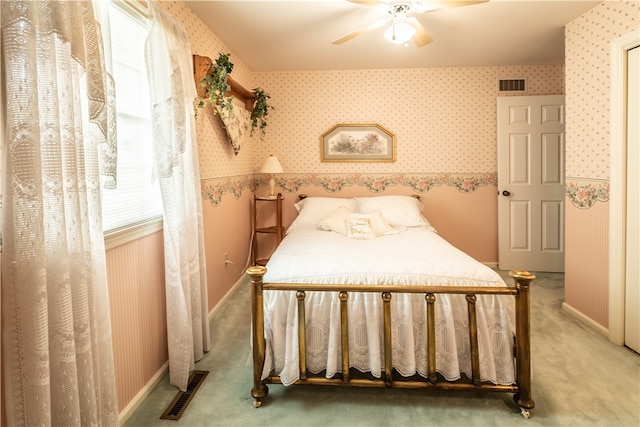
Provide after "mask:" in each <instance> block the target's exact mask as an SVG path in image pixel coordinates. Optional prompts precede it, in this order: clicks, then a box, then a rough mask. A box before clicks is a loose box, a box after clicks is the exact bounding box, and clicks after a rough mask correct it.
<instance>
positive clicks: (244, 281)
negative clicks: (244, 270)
mask: <svg viewBox="0 0 640 427" xmlns="http://www.w3.org/2000/svg"><path fill="white" fill-rule="evenodd" d="M247 280H249V279H248V278H247V275H246V274H243V275H242V276H240V278H239V279H238V280H237V281H236V283H234V284H233V286H232V287H231V289H229V291H228V292H227V293H226V294H224V296H223V297H222V298H220V301H218V303H217V304H216V305H215V306H214V307H213V308H212V309H211V311H209V322H211V319H213V316H214V315H215V314H216V312H217V311H218V310H219V309H220V307H222V303H223V302H225V301H226V300H227V299H229V297H231V295H233V293H234V292H235V291H236V289H237V288H239V287H240V286H241V285H243V284H244V285H246V284H247Z"/></svg>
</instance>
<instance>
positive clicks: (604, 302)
mask: <svg viewBox="0 0 640 427" xmlns="http://www.w3.org/2000/svg"><path fill="white" fill-rule="evenodd" d="M638 27H640V2H637V1H615V2H609V1H608V2H603V3H601V4H600V5H598V6H596V7H594V8H593V9H591V10H590V11H588V12H587V13H585V14H584V15H582V16H580V17H578V18H576V19H575V20H573V21H572V22H571V23H569V24H568V25H567V26H566V29H565V68H566V75H567V77H566V83H565V85H566V104H567V109H566V111H567V113H566V118H567V129H566V159H567V160H566V182H567V196H568V197H567V208H566V210H565V211H566V214H565V222H566V257H565V304H567V305H568V306H570V307H572V308H574V309H576V310H577V311H579V312H580V313H582V314H584V315H585V316H586V317H588V318H590V319H592V320H594V321H595V322H597V323H599V324H601V325H602V326H604V327H605V328H607V327H608V323H609V320H608V313H609V297H608V292H609V278H608V273H609V271H608V270H609V253H608V249H609V245H608V241H609V221H621V220H622V219H621V218H609V215H608V210H609V168H610V159H609V140H610V135H609V130H610V129H609V126H610V123H609V117H610V109H611V108H610V104H611V100H610V87H611V76H610V74H611V72H610V69H611V68H610V67H611V64H610V58H609V52H610V49H611V46H610V43H611V41H612V40H615V39H616V38H618V37H620V36H622V35H624V34H627V33H629V32H631V31H633V30H636V29H637V28H638Z"/></svg>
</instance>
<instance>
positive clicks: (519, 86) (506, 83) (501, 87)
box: [498, 79, 526, 92]
mask: <svg viewBox="0 0 640 427" xmlns="http://www.w3.org/2000/svg"><path fill="white" fill-rule="evenodd" d="M498 92H526V80H525V79H500V80H498Z"/></svg>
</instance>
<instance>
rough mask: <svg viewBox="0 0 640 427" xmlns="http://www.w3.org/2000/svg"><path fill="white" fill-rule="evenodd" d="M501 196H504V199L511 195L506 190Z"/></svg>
mask: <svg viewBox="0 0 640 427" xmlns="http://www.w3.org/2000/svg"><path fill="white" fill-rule="evenodd" d="M502 195H503V196H506V197H509V196H510V195H511V193H510V192H508V191H507V190H504V191H503V192H502Z"/></svg>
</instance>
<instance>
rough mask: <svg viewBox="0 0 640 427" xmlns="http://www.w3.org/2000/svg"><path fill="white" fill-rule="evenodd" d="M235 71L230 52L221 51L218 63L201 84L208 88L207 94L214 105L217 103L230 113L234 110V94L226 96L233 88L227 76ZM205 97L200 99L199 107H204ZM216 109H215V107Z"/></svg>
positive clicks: (222, 109) (221, 109)
mask: <svg viewBox="0 0 640 427" xmlns="http://www.w3.org/2000/svg"><path fill="white" fill-rule="evenodd" d="M231 71H233V63H232V62H231V61H229V54H228V53H220V55H218V59H216V63H215V65H214V66H212V67H211V70H210V72H209V73H207V75H206V76H205V77H204V79H202V81H201V82H200V85H202V86H204V87H205V88H206V94H207V97H208V99H209V102H211V104H212V105H217V106H218V107H219V108H220V111H221V112H223V113H224V112H226V114H227V115H230V114H231V112H232V111H233V96H226V93H227V92H228V91H229V90H230V89H231V86H229V84H228V83H227V76H228V75H229V74H230V73H231ZM204 101H205V100H204V99H202V98H201V99H200V102H199V103H198V107H200V108H202V107H204ZM214 111H215V109H214Z"/></svg>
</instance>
